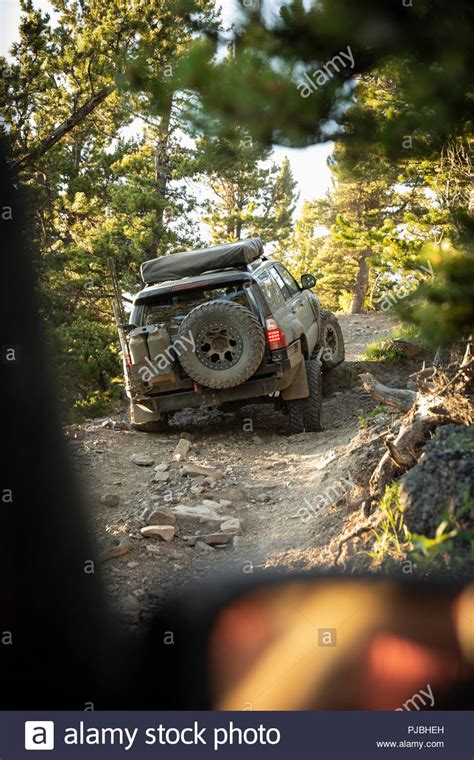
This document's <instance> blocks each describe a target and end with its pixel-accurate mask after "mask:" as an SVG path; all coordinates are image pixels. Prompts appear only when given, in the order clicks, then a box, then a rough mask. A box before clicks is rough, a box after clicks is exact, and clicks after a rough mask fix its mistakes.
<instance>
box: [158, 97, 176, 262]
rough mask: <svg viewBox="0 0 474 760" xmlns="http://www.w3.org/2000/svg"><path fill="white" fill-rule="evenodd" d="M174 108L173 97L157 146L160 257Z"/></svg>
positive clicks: (159, 131) (162, 124) (163, 120)
mask: <svg viewBox="0 0 474 760" xmlns="http://www.w3.org/2000/svg"><path fill="white" fill-rule="evenodd" d="M172 107H173V97H170V99H169V102H168V104H167V108H166V111H165V112H164V114H163V116H162V117H161V121H160V126H159V129H158V135H157V138H156V144H155V182H156V196H157V207H156V221H157V231H156V235H155V241H154V246H155V249H156V255H157V256H159V255H160V253H161V251H160V250H159V249H160V245H161V244H162V242H163V237H164V224H163V218H164V211H165V205H166V193H167V189H168V143H169V134H170V123H171V109H172Z"/></svg>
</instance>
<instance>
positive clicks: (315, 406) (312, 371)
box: [286, 359, 323, 435]
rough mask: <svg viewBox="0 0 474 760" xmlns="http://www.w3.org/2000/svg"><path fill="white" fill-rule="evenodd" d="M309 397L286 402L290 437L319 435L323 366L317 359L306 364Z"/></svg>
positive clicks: (320, 428)
mask: <svg viewBox="0 0 474 760" xmlns="http://www.w3.org/2000/svg"><path fill="white" fill-rule="evenodd" d="M305 367H306V377H307V379H308V388H309V396H308V397H307V398H297V399H293V400H290V401H287V402H286V405H287V410H288V428H289V435H294V434H295V433H318V432H319V431H320V430H322V427H321V407H322V402H323V381H322V374H321V365H320V363H319V361H318V360H317V359H310V360H309V361H306V362H305Z"/></svg>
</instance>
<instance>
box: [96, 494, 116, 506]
mask: <svg viewBox="0 0 474 760" xmlns="http://www.w3.org/2000/svg"><path fill="white" fill-rule="evenodd" d="M100 501H101V503H102V504H104V505H105V506H106V507H117V506H118V504H119V502H120V496H117V494H114V493H107V494H104V496H101V497H100Z"/></svg>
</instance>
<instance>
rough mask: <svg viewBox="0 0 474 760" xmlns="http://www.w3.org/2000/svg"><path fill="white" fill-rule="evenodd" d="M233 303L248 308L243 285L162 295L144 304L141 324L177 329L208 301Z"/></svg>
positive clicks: (228, 285)
mask: <svg viewBox="0 0 474 760" xmlns="http://www.w3.org/2000/svg"><path fill="white" fill-rule="evenodd" d="M216 300H219V301H234V302H235V303H239V304H240V305H241V306H245V307H246V308H248V306H249V302H248V300H247V296H246V294H245V291H244V289H243V283H242V282H237V283H229V284H225V285H218V286H216V287H214V288H204V289H203V288H197V289H193V290H182V291H177V292H175V293H164V294H163V295H161V296H158V297H157V298H156V299H153V301H151V302H150V303H147V304H145V306H144V310H143V317H142V324H144V325H154V324H160V323H162V322H165V323H166V324H168V327H169V328H172V327H173V325H175V326H176V327H179V324H180V322H182V320H183V319H184V318H185V317H186V315H187V314H189V312H190V311H191V310H192V309H194V308H195V307H196V306H199V305H200V304H202V303H207V302H208V301H216Z"/></svg>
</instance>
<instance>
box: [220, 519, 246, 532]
mask: <svg viewBox="0 0 474 760" xmlns="http://www.w3.org/2000/svg"><path fill="white" fill-rule="evenodd" d="M221 531H222V532H223V533H232V535H235V536H236V535H237V534H239V533H241V532H242V526H241V523H240V520H239V519H238V518H237V517H231V518H230V520H224V522H223V523H222V524H221Z"/></svg>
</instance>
